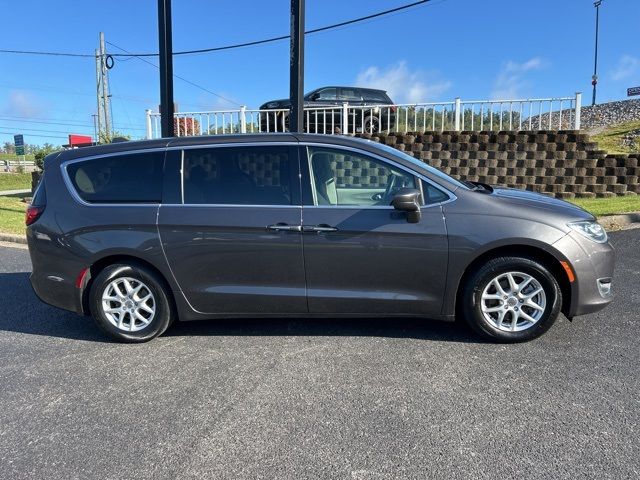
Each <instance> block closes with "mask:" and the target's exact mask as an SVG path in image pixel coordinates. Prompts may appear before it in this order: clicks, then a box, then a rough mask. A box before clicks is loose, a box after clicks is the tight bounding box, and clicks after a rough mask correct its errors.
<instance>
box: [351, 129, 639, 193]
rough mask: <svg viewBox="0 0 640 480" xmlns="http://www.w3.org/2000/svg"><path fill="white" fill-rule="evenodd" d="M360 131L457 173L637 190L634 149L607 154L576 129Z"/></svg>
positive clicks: (562, 189)
mask: <svg viewBox="0 0 640 480" xmlns="http://www.w3.org/2000/svg"><path fill="white" fill-rule="evenodd" d="M360 136H361V137H365V138H370V139H372V140H375V141H378V142H382V143H384V144H386V145H389V146H392V147H394V148H397V149H398V150H402V151H404V152H406V153H408V154H410V155H413V156H414V157H415V158H417V159H420V160H422V161H424V162H426V163H428V164H429V165H432V166H434V167H436V168H438V169H440V170H442V171H443V172H445V173H447V174H449V175H451V176H453V177H455V178H459V179H463V180H472V181H477V182H483V183H488V184H492V185H504V186H507V187H514V188H525V189H527V190H532V191H535V192H540V193H547V194H551V195H554V196H556V197H558V198H575V197H612V196H617V195H637V194H640V185H639V184H638V177H640V167H639V161H640V153H637V154H630V155H608V154H607V153H606V152H605V151H602V150H598V149H597V144H596V143H593V142H591V141H590V140H589V137H588V136H587V135H586V134H583V133H580V132H576V131H563V130H559V131H549V130H540V131H525V132H511V131H508V132H489V131H487V132H464V131H463V132H412V133H390V134H376V135H373V136H372V135H360Z"/></svg>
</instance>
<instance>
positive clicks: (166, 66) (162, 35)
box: [158, 0, 175, 137]
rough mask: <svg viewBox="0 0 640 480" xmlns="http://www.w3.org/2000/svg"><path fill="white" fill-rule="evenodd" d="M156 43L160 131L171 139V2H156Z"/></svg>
mask: <svg viewBox="0 0 640 480" xmlns="http://www.w3.org/2000/svg"><path fill="white" fill-rule="evenodd" d="M158 43H159V46H160V49H159V51H160V129H161V131H162V136H163V137H173V136H174V134H175V133H174V130H173V110H174V107H173V38H172V31H171V0H158Z"/></svg>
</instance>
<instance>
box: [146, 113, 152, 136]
mask: <svg viewBox="0 0 640 480" xmlns="http://www.w3.org/2000/svg"><path fill="white" fill-rule="evenodd" d="M145 113H146V114H147V140H151V139H152V138H153V129H152V128H151V110H149V109H147V110H145Z"/></svg>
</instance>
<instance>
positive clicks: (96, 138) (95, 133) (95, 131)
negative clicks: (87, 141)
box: [91, 113, 100, 143]
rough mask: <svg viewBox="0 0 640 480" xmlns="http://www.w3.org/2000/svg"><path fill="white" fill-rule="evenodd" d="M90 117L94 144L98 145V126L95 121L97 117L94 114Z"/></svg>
mask: <svg viewBox="0 0 640 480" xmlns="http://www.w3.org/2000/svg"><path fill="white" fill-rule="evenodd" d="M91 117H92V118H93V140H94V142H95V143H100V142H99V141H98V125H97V121H96V117H97V115H96V114H95V113H94V114H93V115H91Z"/></svg>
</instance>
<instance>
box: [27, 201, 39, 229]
mask: <svg viewBox="0 0 640 480" xmlns="http://www.w3.org/2000/svg"><path fill="white" fill-rule="evenodd" d="M42 212H44V207H36V206H35V205H29V206H28V207H27V211H26V213H25V217H24V223H25V225H26V226H27V227H28V226H29V225H31V224H32V223H33V222H35V221H36V220H38V218H40V215H42Z"/></svg>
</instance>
